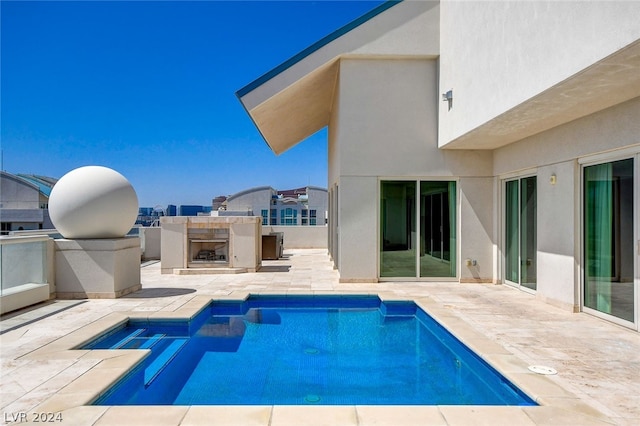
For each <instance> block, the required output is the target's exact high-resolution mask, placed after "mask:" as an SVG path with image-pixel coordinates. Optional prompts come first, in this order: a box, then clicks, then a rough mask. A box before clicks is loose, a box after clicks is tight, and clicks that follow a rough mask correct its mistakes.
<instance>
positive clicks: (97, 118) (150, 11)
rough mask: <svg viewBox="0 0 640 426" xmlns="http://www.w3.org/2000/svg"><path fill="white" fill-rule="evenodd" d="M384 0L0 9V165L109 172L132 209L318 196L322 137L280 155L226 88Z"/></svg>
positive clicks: (322, 177)
mask: <svg viewBox="0 0 640 426" xmlns="http://www.w3.org/2000/svg"><path fill="white" fill-rule="evenodd" d="M381 2H382V1H326V0H325V1H279V2H274V1H251V2H249V1H197V2H167V1H164V2H147V1H136V2H120V1H107V2H95V1H84V2H80V1H72V2H31V1H26V2H25V1H21V2H10V1H4V0H3V1H2V2H1V3H0V8H1V9H0V13H1V20H2V22H1V31H2V32H1V46H0V47H1V49H0V52H1V64H0V65H1V84H2V85H1V91H0V100H1V111H0V112H1V116H0V120H1V121H0V124H1V135H0V136H1V138H2V154H3V165H2V167H3V170H5V171H7V172H10V173H33V174H39V175H45V176H53V177H58V178H59V177H62V176H63V175H64V174H65V173H67V172H69V171H70V170H73V169H75V168H77V167H81V166H86V165H102V166H106V167H111V168H113V169H115V170H117V171H119V172H120V173H122V174H123V175H124V176H125V177H127V179H129V181H130V182H131V183H132V184H133V187H134V188H135V190H136V192H137V194H138V199H139V202H140V205H141V206H155V205H158V204H160V205H167V204H198V205H208V204H210V203H211V199H212V198H213V197H215V196H217V195H229V194H233V193H235V192H237V191H240V190H243V189H247V188H250V187H253V186H261V185H271V186H273V187H275V188H277V189H290V188H295V187H300V186H305V185H309V184H310V185H317V186H323V187H326V181H327V143H326V130H323V131H321V132H319V133H317V134H316V135H314V136H312V137H310V138H309V139H307V140H306V141H303V142H302V143H301V144H298V145H297V146H296V147H294V148H292V149H291V150H289V151H287V152H285V153H283V154H282V155H280V156H276V155H275V154H273V153H272V152H271V150H270V149H269V148H268V147H267V145H266V144H265V142H264V140H263V139H262V137H261V136H260V134H259V132H258V130H257V129H256V128H255V126H254V125H253V123H252V122H251V119H250V118H249V116H248V115H247V113H246V112H245V111H244V109H243V108H242V105H241V104H240V102H239V101H238V99H237V98H236V96H235V92H236V91H237V90H238V89H240V88H242V87H244V86H245V85H247V84H248V83H250V82H252V81H253V80H255V79H257V78H258V77H260V76H261V75H262V74H264V73H266V72H267V71H269V70H271V69H272V68H274V67H276V66H277V65H279V64H280V63H282V62H284V61H286V60H287V59H289V58H290V57H291V56H293V55H295V54H296V53H298V52H299V51H301V50H303V49H304V48H306V47H308V46H309V45H311V44H312V43H314V42H316V41H317V40H319V39H320V38H322V37H324V36H325V35H327V34H329V33H331V32H333V31H335V30H337V29H338V28H340V27H342V26H343V25H345V24H347V23H349V22H350V21H352V20H354V19H356V18H358V17H359V16H361V15H363V14H364V13H366V12H368V11H369V10H371V9H373V8H374V7H375V6H376V5H378V4H380V3H381Z"/></svg>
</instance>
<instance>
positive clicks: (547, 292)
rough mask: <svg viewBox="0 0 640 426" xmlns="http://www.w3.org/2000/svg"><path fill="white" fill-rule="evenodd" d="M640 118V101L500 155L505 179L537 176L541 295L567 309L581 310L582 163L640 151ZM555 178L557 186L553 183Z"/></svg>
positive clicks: (497, 162) (498, 170)
mask: <svg viewBox="0 0 640 426" xmlns="http://www.w3.org/2000/svg"><path fill="white" fill-rule="evenodd" d="M638 117H640V98H636V99H633V100H631V101H628V102H625V103H623V104H620V105H617V106H615V107H612V108H609V109H606V110H604V111H601V112H598V113H595V114H592V115H590V116H587V117H584V118H581V119H578V120H575V121H573V122H571V123H567V124H565V125H563V126H559V127H557V128H555V129H552V130H549V131H546V132H543V133H540V134H538V135H535V136H532V137H530V138H527V139H524V140H522V141H519V142H516V143H513V144H511V145H507V146H505V147H503V148H501V149H498V150H496V151H494V173H495V174H496V176H498V177H499V178H502V177H504V176H505V175H513V174H515V175H517V174H518V171H527V172H528V173H529V172H533V173H534V174H535V175H536V176H537V197H538V209H537V212H538V216H537V222H538V223H537V229H538V231H537V244H538V259H537V260H538V269H537V272H538V289H537V297H539V298H541V299H543V300H545V301H547V302H549V303H552V304H555V305H557V306H560V307H562V308H564V309H568V310H577V309H578V308H579V306H580V299H579V294H580V291H579V290H580V283H581V273H582V272H581V266H580V262H581V256H582V254H581V241H580V235H581V226H582V225H581V224H582V218H581V207H580V206H581V204H580V203H581V167H580V164H579V161H578V160H579V159H583V158H587V159H588V158H589V156H591V155H595V154H600V153H611V155H613V156H614V157H613V158H615V156H616V152H620V151H621V150H625V151H624V152H625V153H627V154H626V155H623V158H624V157H628V156H630V155H633V153H634V152H640V121H639V120H638ZM634 147H635V148H634ZM554 174H555V175H556V184H555V185H552V184H551V183H550V177H551V175H554ZM499 256H502V253H500V254H499ZM500 259H501V257H499V258H497V259H496V261H499V260H500Z"/></svg>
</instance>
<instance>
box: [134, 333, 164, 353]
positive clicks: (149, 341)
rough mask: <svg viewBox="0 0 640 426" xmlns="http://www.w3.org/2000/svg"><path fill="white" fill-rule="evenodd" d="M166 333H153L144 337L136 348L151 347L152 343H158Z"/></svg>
mask: <svg viewBox="0 0 640 426" xmlns="http://www.w3.org/2000/svg"><path fill="white" fill-rule="evenodd" d="M164 336H166V334H154V335H153V336H151V337H149V338H148V339H145V341H144V342H143V343H142V344H141V345H140V346H139V347H138V349H151V348H152V347H153V345H155V344H156V343H158V342H159V341H160V339H162V338H163V337H164Z"/></svg>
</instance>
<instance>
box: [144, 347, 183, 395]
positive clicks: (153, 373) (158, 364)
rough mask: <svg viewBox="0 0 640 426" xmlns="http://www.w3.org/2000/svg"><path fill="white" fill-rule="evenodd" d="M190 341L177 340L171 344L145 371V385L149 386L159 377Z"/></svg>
mask: <svg viewBox="0 0 640 426" xmlns="http://www.w3.org/2000/svg"><path fill="white" fill-rule="evenodd" d="M188 341H189V339H175V340H174V341H173V342H171V343H170V344H169V346H167V347H166V348H165V349H164V350H163V351H162V352H160V355H158V357H157V358H156V359H154V360H153V362H152V363H151V364H150V365H149V366H148V367H147V368H146V369H145V370H144V385H145V386H149V385H150V384H151V382H153V381H154V380H155V378H156V377H158V374H160V372H161V371H162V370H164V368H165V367H166V366H167V365H168V364H169V363H170V362H171V360H172V359H173V358H175V357H176V355H177V354H178V352H180V349H182V348H183V347H184V345H186V344H187V342H188Z"/></svg>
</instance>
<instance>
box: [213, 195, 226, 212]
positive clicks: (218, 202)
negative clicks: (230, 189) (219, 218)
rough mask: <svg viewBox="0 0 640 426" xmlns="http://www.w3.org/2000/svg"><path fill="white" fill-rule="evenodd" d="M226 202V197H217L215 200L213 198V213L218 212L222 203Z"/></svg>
mask: <svg viewBox="0 0 640 426" xmlns="http://www.w3.org/2000/svg"><path fill="white" fill-rule="evenodd" d="M225 201H227V196H226V195H219V196H217V197H216V198H214V199H213V200H212V202H211V204H212V207H213V211H218V210H220V207H222V206H223V205H224V202H225Z"/></svg>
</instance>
